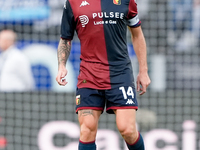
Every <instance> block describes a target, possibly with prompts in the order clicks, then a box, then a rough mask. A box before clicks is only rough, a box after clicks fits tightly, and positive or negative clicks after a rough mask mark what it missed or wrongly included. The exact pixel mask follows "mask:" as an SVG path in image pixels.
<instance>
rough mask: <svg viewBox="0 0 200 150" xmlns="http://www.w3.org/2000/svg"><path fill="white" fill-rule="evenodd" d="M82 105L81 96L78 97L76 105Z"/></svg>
mask: <svg viewBox="0 0 200 150" xmlns="http://www.w3.org/2000/svg"><path fill="white" fill-rule="evenodd" d="M80 103H81V95H77V96H76V105H80Z"/></svg>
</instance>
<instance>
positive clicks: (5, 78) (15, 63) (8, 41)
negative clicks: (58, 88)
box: [0, 30, 34, 92]
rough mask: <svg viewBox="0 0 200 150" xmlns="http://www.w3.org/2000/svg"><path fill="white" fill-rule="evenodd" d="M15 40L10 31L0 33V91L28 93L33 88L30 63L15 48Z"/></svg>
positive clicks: (15, 36) (14, 35)
mask: <svg viewBox="0 0 200 150" xmlns="http://www.w3.org/2000/svg"><path fill="white" fill-rule="evenodd" d="M16 38H17V35H16V34H15V33H14V32H13V31H12V30H3V31H1V32H0V51H1V53H0V91H4V92H9V91H29V90H32V89H33V88H34V79H33V76H32V72H31V66H30V63H29V61H28V59H27V58H26V56H25V55H24V54H23V53H22V52H21V51H20V50H18V49H17V48H16V47H15V41H16Z"/></svg>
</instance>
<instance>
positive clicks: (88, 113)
mask: <svg viewBox="0 0 200 150" xmlns="http://www.w3.org/2000/svg"><path fill="white" fill-rule="evenodd" d="M79 112H80V113H79V116H88V115H93V110H80V111H79Z"/></svg>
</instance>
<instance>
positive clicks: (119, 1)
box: [113, 0, 121, 5]
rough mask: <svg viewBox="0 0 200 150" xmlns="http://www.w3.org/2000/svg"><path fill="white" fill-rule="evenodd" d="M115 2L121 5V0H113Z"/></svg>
mask: <svg viewBox="0 0 200 150" xmlns="http://www.w3.org/2000/svg"><path fill="white" fill-rule="evenodd" d="M113 4H115V5H121V0H113Z"/></svg>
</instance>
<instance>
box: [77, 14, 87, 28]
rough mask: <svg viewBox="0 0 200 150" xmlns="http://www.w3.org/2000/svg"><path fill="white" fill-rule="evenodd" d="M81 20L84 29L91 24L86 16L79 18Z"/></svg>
mask: <svg viewBox="0 0 200 150" xmlns="http://www.w3.org/2000/svg"><path fill="white" fill-rule="evenodd" d="M79 19H80V21H81V24H82V27H85V25H86V24H88V22H89V18H88V16H86V15H81V16H79Z"/></svg>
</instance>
